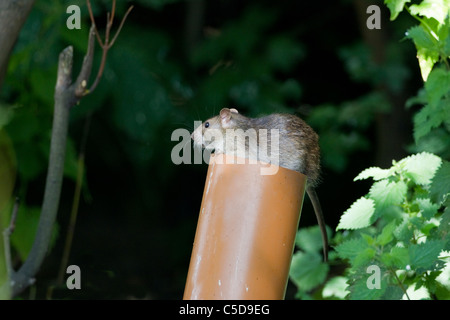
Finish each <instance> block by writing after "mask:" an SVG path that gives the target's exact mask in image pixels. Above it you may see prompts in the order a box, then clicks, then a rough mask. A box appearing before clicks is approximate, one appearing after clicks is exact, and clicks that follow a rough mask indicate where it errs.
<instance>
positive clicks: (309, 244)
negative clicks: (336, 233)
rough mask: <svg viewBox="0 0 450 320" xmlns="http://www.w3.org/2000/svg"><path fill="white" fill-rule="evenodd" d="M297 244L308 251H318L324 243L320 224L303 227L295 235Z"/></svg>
mask: <svg viewBox="0 0 450 320" xmlns="http://www.w3.org/2000/svg"><path fill="white" fill-rule="evenodd" d="M328 234H330V233H328ZM295 244H296V245H297V246H298V247H299V248H301V249H302V250H304V251H306V252H317V251H319V250H321V249H322V245H323V244H322V233H321V231H320V228H319V226H313V227H309V228H301V229H300V230H299V231H298V232H297V235H296V237H295Z"/></svg>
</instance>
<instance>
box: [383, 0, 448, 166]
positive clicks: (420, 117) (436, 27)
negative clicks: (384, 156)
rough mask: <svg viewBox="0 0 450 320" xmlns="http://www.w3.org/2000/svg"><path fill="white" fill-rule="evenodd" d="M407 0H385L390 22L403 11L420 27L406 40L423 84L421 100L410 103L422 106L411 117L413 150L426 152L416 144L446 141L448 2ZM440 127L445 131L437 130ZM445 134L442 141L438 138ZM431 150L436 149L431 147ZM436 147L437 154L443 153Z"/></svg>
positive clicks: (411, 31)
mask: <svg viewBox="0 0 450 320" xmlns="http://www.w3.org/2000/svg"><path fill="white" fill-rule="evenodd" d="M407 2H409V1H404V0H394V1H392V0H391V1H387V0H386V1H385V3H386V4H387V6H388V8H389V9H390V12H391V20H394V19H395V18H396V17H397V16H398V14H399V13H400V12H402V11H403V9H404V8H406V10H407V11H408V12H409V13H410V14H411V15H412V16H413V17H414V18H415V19H417V20H418V21H419V22H420V24H419V25H416V26H413V27H411V28H410V29H408V31H407V32H406V37H407V38H409V39H411V40H412V41H413V42H414V45H415V46H416V49H417V59H418V61H419V66H420V71H421V73H422V78H423V80H424V82H425V86H424V94H423V93H420V94H419V95H423V96H425V97H424V99H420V98H415V99H414V100H412V103H414V102H413V101H416V102H419V103H420V104H424V106H423V108H422V109H421V110H420V111H418V112H417V113H416V115H415V116H414V139H415V141H416V142H417V143H418V148H417V149H416V150H417V151H431V152H433V151H435V150H432V149H431V148H430V149H428V150H427V144H428V143H420V141H421V140H422V139H426V140H427V142H430V140H432V141H434V142H435V143H439V144H440V145H441V146H442V145H443V144H444V146H445V142H439V140H440V138H442V139H444V140H447V141H448V139H449V138H450V123H449V119H450V2H448V1H447V0H423V1H422V2H421V3H419V4H412V5H410V6H409V7H407V6H406V3H407ZM441 128H444V129H445V130H438V129H441ZM442 135H445V138H443V137H441V136H442ZM432 148H436V147H435V146H432ZM445 149H448V148H445V147H444V148H442V147H441V148H440V150H438V151H440V152H439V153H440V154H441V155H443V156H446V157H447V158H448V154H444V150H445Z"/></svg>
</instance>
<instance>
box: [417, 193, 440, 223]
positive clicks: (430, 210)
mask: <svg viewBox="0 0 450 320" xmlns="http://www.w3.org/2000/svg"><path fill="white" fill-rule="evenodd" d="M415 202H416V203H417V204H418V206H419V209H420V213H421V214H422V217H424V218H425V219H426V220H430V219H431V218H433V217H434V215H435V214H436V213H437V211H438V209H439V206H438V205H437V204H434V203H432V202H431V200H430V199H428V198H424V199H423V198H418V199H416V200H415Z"/></svg>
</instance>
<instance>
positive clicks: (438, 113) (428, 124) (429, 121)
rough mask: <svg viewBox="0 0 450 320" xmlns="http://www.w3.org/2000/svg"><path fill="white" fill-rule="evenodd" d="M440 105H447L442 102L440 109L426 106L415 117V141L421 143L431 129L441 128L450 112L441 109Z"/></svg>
mask: <svg viewBox="0 0 450 320" xmlns="http://www.w3.org/2000/svg"><path fill="white" fill-rule="evenodd" d="M440 105H445V102H444V101H440V103H439V106H438V107H432V106H431V105H429V104H428V105H426V106H424V107H423V108H422V109H421V110H420V111H419V112H417V113H416V114H415V115H414V139H415V141H419V139H421V138H422V137H424V136H426V135H427V134H428V133H429V132H430V131H431V129H433V128H437V127H439V126H440V125H441V124H442V123H443V122H444V121H445V120H447V119H448V115H449V114H450V112H449V110H446V109H445V108H441V107H440Z"/></svg>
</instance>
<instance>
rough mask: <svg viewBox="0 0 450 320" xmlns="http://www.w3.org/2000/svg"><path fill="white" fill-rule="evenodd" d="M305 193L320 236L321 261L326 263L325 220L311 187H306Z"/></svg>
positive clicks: (317, 198) (326, 240)
mask: <svg viewBox="0 0 450 320" xmlns="http://www.w3.org/2000/svg"><path fill="white" fill-rule="evenodd" d="M306 192H307V193H308V196H309V199H311V202H312V205H313V207H314V212H315V213H316V218H317V223H318V224H319V228H320V232H321V234H322V243H323V260H324V261H325V262H326V261H327V260H328V237H327V229H326V227H325V219H324V218H323V214H322V207H321V206H320V202H319V197H318V196H317V193H316V190H315V189H314V188H313V187H307V188H306Z"/></svg>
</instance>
